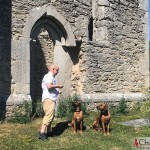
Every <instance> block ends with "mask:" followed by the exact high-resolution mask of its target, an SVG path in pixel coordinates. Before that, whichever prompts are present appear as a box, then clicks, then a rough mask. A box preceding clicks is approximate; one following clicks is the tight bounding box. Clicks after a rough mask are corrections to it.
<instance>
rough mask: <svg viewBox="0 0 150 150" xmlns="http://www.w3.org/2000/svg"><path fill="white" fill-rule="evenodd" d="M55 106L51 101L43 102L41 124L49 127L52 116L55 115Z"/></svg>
mask: <svg viewBox="0 0 150 150" xmlns="http://www.w3.org/2000/svg"><path fill="white" fill-rule="evenodd" d="M55 105H56V102H54V101H53V100H51V99H45V100H44V101H43V110H44V113H45V115H44V118H43V124H45V125H47V126H48V125H49V124H51V122H52V121H53V119H54V114H55Z"/></svg>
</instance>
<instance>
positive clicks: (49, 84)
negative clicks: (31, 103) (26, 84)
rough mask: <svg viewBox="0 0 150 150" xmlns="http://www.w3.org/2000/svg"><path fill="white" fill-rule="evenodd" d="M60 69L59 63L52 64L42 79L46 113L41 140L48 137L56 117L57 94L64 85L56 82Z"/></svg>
mask: <svg viewBox="0 0 150 150" xmlns="http://www.w3.org/2000/svg"><path fill="white" fill-rule="evenodd" d="M58 71H59V67H58V66H57V65H55V64H53V65H51V66H50V68H49V72H48V73H47V74H46V75H45V76H44V78H43V80H42V90H43V93H42V103H43V110H44V113H45V115H44V118H43V122H42V126H41V129H40V133H39V139H41V140H45V139H47V135H46V134H47V133H48V132H49V129H51V123H52V121H53V119H54V114H55V106H56V101H57V96H58V94H61V91H59V90H58V89H61V88H63V86H62V85H57V84H56V79H55V76H56V75H57V73H58Z"/></svg>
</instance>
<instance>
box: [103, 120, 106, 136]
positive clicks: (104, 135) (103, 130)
mask: <svg viewBox="0 0 150 150" xmlns="http://www.w3.org/2000/svg"><path fill="white" fill-rule="evenodd" d="M102 128H103V132H104V136H106V130H105V122H102Z"/></svg>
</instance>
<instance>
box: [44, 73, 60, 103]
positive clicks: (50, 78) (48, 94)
mask: <svg viewBox="0 0 150 150" xmlns="http://www.w3.org/2000/svg"><path fill="white" fill-rule="evenodd" d="M47 83H51V84H53V85H56V79H55V78H54V75H53V74H52V73H51V72H48V73H47V74H46V75H45V76H44V78H43V80H42V89H43V93H42V102H43V101H44V100H45V99H47V98H49V99H51V100H53V101H57V96H58V90H57V89H56V88H51V89H48V88H47V85H46V84H47Z"/></svg>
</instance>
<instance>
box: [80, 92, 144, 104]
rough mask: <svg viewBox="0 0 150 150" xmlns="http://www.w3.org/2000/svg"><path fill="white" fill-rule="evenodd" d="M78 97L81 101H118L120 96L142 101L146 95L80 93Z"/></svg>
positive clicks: (127, 99) (129, 99) (128, 99)
mask: <svg viewBox="0 0 150 150" xmlns="http://www.w3.org/2000/svg"><path fill="white" fill-rule="evenodd" d="M79 98H80V99H81V100H82V101H83V102H88V101H89V102H100V101H106V102H119V101H120V100H121V98H125V100H126V101H133V100H134V101H142V100H143V99H144V98H146V96H145V95H144V94H142V93H97V94H80V95H79Z"/></svg>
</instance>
